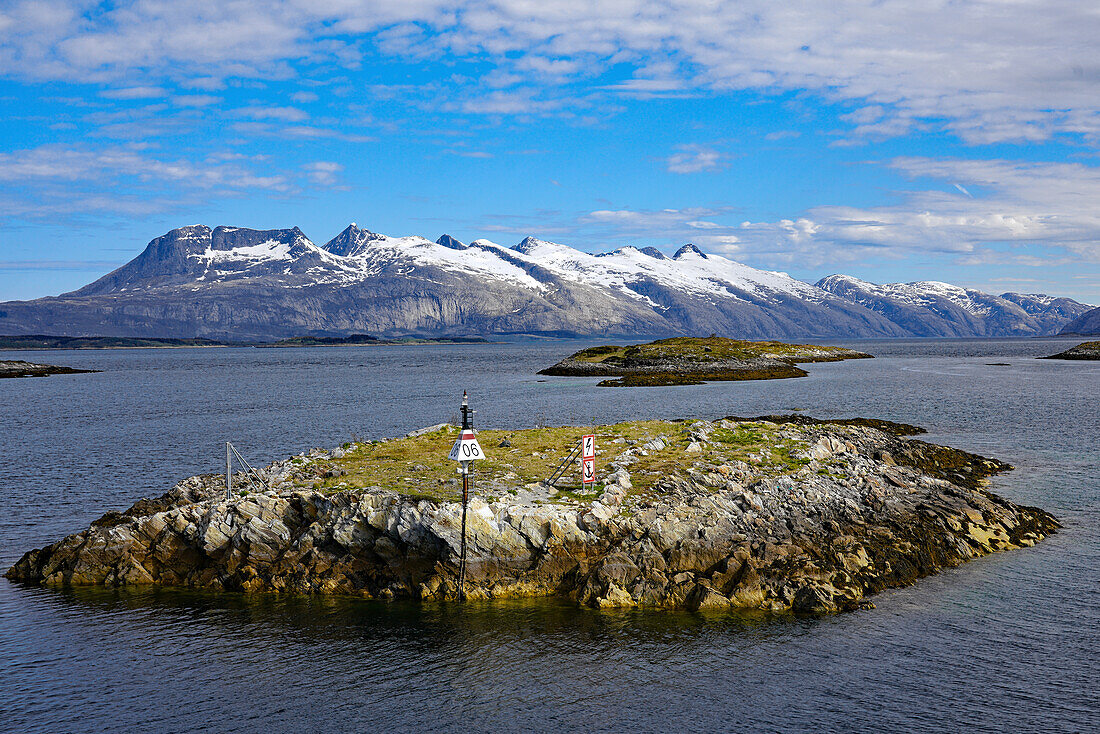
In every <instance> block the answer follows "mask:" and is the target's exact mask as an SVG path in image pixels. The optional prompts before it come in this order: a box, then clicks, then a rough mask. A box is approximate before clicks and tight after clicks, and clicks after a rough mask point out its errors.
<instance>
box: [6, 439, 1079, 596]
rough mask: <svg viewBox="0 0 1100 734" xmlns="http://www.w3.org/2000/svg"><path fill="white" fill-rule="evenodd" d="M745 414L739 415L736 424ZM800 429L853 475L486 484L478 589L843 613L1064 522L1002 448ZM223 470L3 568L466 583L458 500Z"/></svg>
mask: <svg viewBox="0 0 1100 734" xmlns="http://www.w3.org/2000/svg"><path fill="white" fill-rule="evenodd" d="M737 425H738V424H737V423H736V422H734V421H722V427H723V428H724V429H726V430H735V429H736V428H737ZM759 425H760V424H757V426H759ZM770 426H771V429H770V430H775V428H776V426H775V424H774V423H771V424H770ZM436 428H438V427H436ZM783 430H784V431H785V433H784V435H783V437H784V440H795V439H797V440H798V441H799V442H800V444H801V445H804V446H806V447H814V448H817V447H820V448H821V449H822V450H823V451H827V452H828V454H829V456H828V458H827V460H826V461H827V462H833V463H828V464H827V465H828V466H830V467H831V468H832V470H834V471H835V472H836V474H835V475H834V474H829V475H827V476H825V475H821V474H818V473H817V470H816V469H813V470H810V471H806V468H805V467H804V468H803V469H801V470H799V471H798V472H795V473H789V474H779V475H776V474H766V473H764V474H762V473H759V472H761V471H763V470H758V469H755V468H753V467H751V466H750V465H749V464H746V463H744V462H740V461H728V462H725V463H708V461H707V459H706V455H705V454H704V455H703V456H702V457H694V458H692V459H691V462H692V464H693V466H691V467H688V468H685V471H684V472H683V473H681V474H677V473H675V472H672V473H667V474H665V475H664V476H662V477H661V479H660V480H659V481H658V482H657V483H656V484H654V485H652V486H650V487H649V488H648V489H646V491H644V492H642V493H640V494H632V493H631V492H630V489H631V479H630V474H629V473H628V472H627V471H626V469H625V468H624V467H623V466H622V464H623V462H624V459H623V457H622V455H620V456H619V457H618V458H617V459H616V461H617V462H618V463H619V464H620V466H619V468H617V469H616V470H615V471H614V472H613V473H612V474H610V475H609V477H608V480H609V482H608V484H607V485H606V486H605V489H604V492H603V493H602V494H601V496H600V498H599V499H598V500H597V501H595V502H592V503H591V504H584V503H579V504H553V503H547V502H535V503H527V504H524V503H520V502H515V501H511V500H502V501H496V502H491V503H490V502H486V501H485V500H484V499H483V498H482V497H480V496H475V497H473V498H472V499H471V502H470V504H469V506H468V511H467V527H468V534H467V541H468V556H467V575H466V591H467V593H468V595H469V597H470V598H490V597H507V596H550V595H558V596H564V597H568V598H572V599H575V600H576V601H578V602H579V603H582V604H589V605H592V606H597V607H624V606H661V607H682V608H687V609H694V610H704V609H726V608H731V607H747V608H758V609H769V610H794V611H797V612H811V613H821V612H831V611H837V610H847V609H854V608H860V607H864V606H866V605H867V602H866V600H865V597H866V596H868V595H870V594H873V593H875V592H878V591H881V590H882V589H885V588H887V587H891V586H899V585H904V584H909V583H912V582H914V581H915V580H917V579H919V578H921V577H922V576H926V575H928V574H930V573H934V572H935V571H937V570H938V569H941V568H944V567H947V566H952V565H956V564H958V563H961V562H963V561H966V560H969V559H971V558H975V557H977V556H980V555H984V554H986V553H991V552H995V551H1000V550H1006V549H1012V548H1019V547H1023V546H1029V545H1033V544H1034V543H1036V542H1038V541H1039V540H1041V539H1042V538H1043V537H1045V536H1046V535H1048V534H1050V533H1051V532H1054V530H1055V529H1056V528H1057V527H1058V524H1057V521H1055V520H1054V518H1052V517H1051V516H1050V515H1048V514H1047V513H1045V512H1043V511H1042V510H1039V509H1036V508H1030V507H1022V506H1017V505H1014V504H1012V503H1011V502H1008V501H1006V500H1004V499H1002V498H999V497H997V496H995V495H993V494H990V493H989V492H988V491H987V490H986V489H985V488H984V486H983V478H984V477H986V476H989V475H990V474H992V473H994V472H996V471H1001V470H1004V469H1005V468H1006V467H1007V465H1004V464H1001V463H999V462H995V461H993V460H988V459H985V458H983V457H980V456H976V455H974V454H967V453H966V452H961V451H958V450H955V449H948V448H945V447H939V446H935V445H933V444H927V443H924V442H921V441H916V440H910V439H905V438H901V437H899V436H897V435H895V434H892V433H888V432H884V431H880V430H878V429H876V428H872V427H869V426H859V425H850V426H838V425H831V426H826V425H820V424H807V425H804V426H785V427H784V428H783ZM664 442H665V441H663V440H662V443H664ZM651 447H652V448H654V450H657V451H660V450H661V449H656V447H655V445H651ZM627 451H628V452H629V451H633V449H629V450H627ZM667 453H668V452H666V455H667ZM308 456H312V457H313V458H312V459H311V460H310V461H306V460H305V459H304V458H303V457H295V458H294V459H292V460H288V461H287V462H283V463H276V464H275V465H273V466H271V467H268V473H269V474H270V475H272V476H280V477H284V478H285V480H286V481H287V482H290V483H292V484H293V483H294V482H299V481H302V480H303V479H305V478H308V477H311V476H313V472H314V471H315V470H316V469H317V467H318V466H324V465H325V462H328V461H330V460H331V459H330V457H331V454H330V453H327V452H323V451H313V452H310V453H309V454H308ZM887 456H889V457H891V458H892V459H893V461H892V463H891V462H887V461H885V458H886V457H887ZM310 462H312V463H310ZM695 465H698V467H699V468H696V466H695ZM687 469H690V472H691V473H690V475H689V474H688V471H687ZM689 476H690V478H689ZM240 479H241V484H240V485H239V486H241V487H243V486H245V485H244V477H243V475H242V476H241V477H240ZM612 480H613V481H612ZM223 482H224V478H222V477H218V476H213V475H206V476H199V477H191V478H189V479H186V480H184V481H183V482H180V483H179V484H178V485H177V486H176V487H174V488H173V489H172V490H171V491H169V492H168V493H166V494H164V495H163V496H161V497H158V498H154V499H151V500H141V501H140V502H138V503H135V504H134V506H133V507H131V508H130V509H128V510H126V511H125V512H121V513H119V512H112V513H107V514H106V515H104V516H103V517H102V518H100V519H99V520H97V521H96V522H94V523H93V524H92V526H91V527H89V528H87V529H86V530H83V531H81V532H79V533H77V534H75V535H72V536H69V537H67V538H65V539H63V540H61V541H58V542H57V543H54V544H52V545H50V546H47V547H46V548H43V549H40V550H34V551H30V552H28V553H26V554H25V555H24V556H23V557H22V558H21V559H20V560H19V561H18V562H17V563H16V564H15V565H14V566H13V567H12V568H11V569H10V570H9V571H8V572H7V574H6V575H7V576H8V578H10V579H13V580H16V581H22V582H35V583H45V584H51V585H64V584H98V585H142V584H161V585H174V586H189V587H197V588H211V589H226V590H238V591H241V590H243V591H259V590H267V591H282V592H296V593H325V594H332V593H335V594H356V595H363V596H369V597H374V598H379V599H391V598H399V597H410V598H420V599H444V598H454V597H455V596H456V594H457V593H458V586H457V573H458V556H459V549H460V547H461V516H462V509H461V505H460V504H459V503H457V502H453V501H429V500H425V499H414V498H412V497H407V496H402V495H400V494H398V493H396V492H393V491H387V490H382V489H370V490H367V489H350V490H345V491H340V492H336V493H334V494H329V495H325V494H321V493H320V492H317V491H313V490H309V489H304V488H302V487H300V486H298V487H293V486H292V487H288V488H286V489H276V490H269V491H265V492H259V493H252V494H247V495H244V496H238V497H236V498H234V499H232V500H229V501H226V500H225V499H224V493H225V490H224V484H223ZM235 486H238V485H236V484H235Z"/></svg>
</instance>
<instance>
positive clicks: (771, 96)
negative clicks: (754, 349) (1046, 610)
mask: <svg viewBox="0 0 1100 734" xmlns="http://www.w3.org/2000/svg"><path fill="white" fill-rule="evenodd" d="M593 5H594V4H593V3H591V2H579V1H574V0H567V1H553V0H540V1H539V2H533V1H532V0H515V1H505V0H501V1H499V2H477V1H475V2H436V1H435V0H406V1H405V2H401V3H397V2H353V1H352V0H328V1H327V2H323V1H319V0H315V1H313V2H307V1H305V0H293V1H284V2H278V1H272V2H258V1H256V0H229V1H227V0H221V1H220V2H168V1H166V0H144V1H143V2H139V3H128V2H118V3H95V2H79V1H73V0H35V1H34V2H18V1H15V2H12V1H11V0H9V2H6V3H3V4H0V104H2V105H3V111H4V125H3V127H2V128H0V300H9V299H26V298H36V297H39V296H45V295H56V294H58V293H61V292H65V291H69V290H72V289H75V288H77V287H79V286H81V285H83V284H85V283H87V282H89V281H91V280H93V279H94V278H96V277H98V276H100V275H102V274H104V273H106V272H108V271H110V270H112V269H113V268H115V267H117V266H118V265H121V264H122V263H124V262H126V261H128V260H129V259H131V258H132V257H134V256H135V255H137V254H138V253H139V252H140V251H141V250H142V249H143V248H144V246H145V244H146V243H147V242H148V241H149V240H150V239H152V238H153V237H156V236H158V235H160V234H162V233H164V232H165V231H167V230H169V229H172V228H174V227H177V226H181V225H185V224H195V223H204V224H209V225H211V226H215V225H218V224H231V225H236V226H246V227H255V228H263V229H268V228H282V227H291V226H295V225H297V226H299V227H301V228H302V229H303V230H304V231H305V232H306V234H307V235H308V236H309V237H310V238H311V239H313V240H314V241H315V242H317V243H323V242H325V241H326V240H328V239H329V238H330V237H332V236H333V235H335V234H336V233H337V232H339V231H340V230H341V229H343V227H345V226H346V225H347V223H348V222H351V221H355V222H357V223H358V224H359V225H360V226H362V227H365V228H368V229H371V230H374V231H379V232H384V233H386V234H391V235H407V234H422V235H424V236H427V237H430V238H432V239H434V238H435V237H437V236H438V235H439V234H441V233H443V232H448V233H450V234H452V235H454V236H456V237H458V238H459V239H462V240H465V241H469V240H471V239H475V238H478V237H486V238H489V239H492V240H494V241H496V242H500V243H502V244H508V245H510V244H513V243H515V242H517V241H519V240H520V239H522V237H524V236H526V235H528V234H531V235H535V236H538V237H540V238H542V239H549V240H554V241H558V242H563V243H566V244H570V245H573V246H575V247H578V248H580V249H583V250H588V251H593V252H595V251H604V250H609V249H614V248H615V247H619V246H622V245H624V244H635V245H639V246H644V245H653V246H656V247H659V248H661V249H665V250H669V251H671V250H672V249H674V248H677V247H679V246H680V245H682V244H683V243H685V242H694V243H696V244H697V245H698V246H699V247H700V248H701V249H703V250H704V251H707V252H715V253H720V254H723V255H725V256H728V257H731V258H733V259H736V260H739V261H741V262H744V263H746V264H749V265H752V266H754V267H762V268H768V269H778V270H785V271H787V272H789V273H791V274H792V275H794V276H795V277H798V278H802V279H805V280H809V281H814V280H817V279H818V278H820V277H822V276H824V275H827V274H830V273H833V272H844V273H848V274H851V275H856V276H858V277H861V278H865V279H867V280H872V281H875V282H894V281H911V280H919V279H936V280H946V281H949V282H954V283H958V284H960V285H966V286H972V287H977V288H980V289H982V290H986V291H991V292H995V293H1001V292H1004V291H1010V290H1011V291H1023V292H1046V293H1051V294H1055V295H1065V296H1070V297H1073V298H1077V299H1078V300H1082V301H1085V302H1088V303H1092V304H1100V158H1098V154H1100V145H1098V142H1100V140H1098V137H1100V62H1098V59H1100V40H1098V39H1100V14H1097V13H1095V12H1093V11H1090V10H1088V4H1087V3H1080V2H1062V1H1061V0H1046V1H1044V2H1023V1H1016V2H923V3H916V2H905V3H903V2H891V1H889V0H886V1H881V0H880V1H877V2H832V3H820V2H789V3H774V2H740V3H734V2H726V3H716V2H711V1H702V0H683V1H680V2H661V3H657V2H641V1H632V0H615V1H614V2H601V3H598V4H595V5H597V7H593Z"/></svg>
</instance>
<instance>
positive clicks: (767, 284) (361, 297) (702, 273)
mask: <svg viewBox="0 0 1100 734" xmlns="http://www.w3.org/2000/svg"><path fill="white" fill-rule="evenodd" d="M1088 309H1089V307H1088V306H1086V305H1084V304H1079V303H1077V302H1076V301H1072V300H1070V299H1059V298H1055V297H1052V296H1046V295H1043V294H1004V295H1003V296H992V295H990V294H986V293H982V292H981V291H976V290H973V289H964V288H960V287H958V286H952V285H950V284H945V283H936V282H930V281H925V282H919V283H912V284H890V285H887V286H877V285H875V284H872V283H868V282H866V281H861V280H859V279H858V278H853V277H851V276H843V275H833V276H828V277H826V278H823V279H822V280H821V281H819V282H818V283H817V284H816V285H811V284H809V283H805V282H803V281H800V280H796V279H794V278H791V277H790V276H789V275H787V274H786V273H781V272H774V271H766V270H758V269H755V268H751V267H749V266H747V265H744V264H742V263H738V262H736V261H733V260H730V259H728V258H725V257H723V256H721V255H717V254H713V253H711V254H707V253H704V252H703V251H702V250H700V249H699V248H698V247H696V246H695V245H693V244H686V245H684V246H682V247H681V248H679V249H678V250H677V251H676V252H675V253H674V254H673V255H672V256H668V255H666V254H664V253H663V252H661V251H660V250H656V249H655V248H652V247H646V248H642V249H639V248H636V247H633V246H626V247H621V248H618V249H616V250H613V251H611V252H606V253H600V254H590V253H587V252H583V251H581V250H577V249H575V248H573V247H570V246H568V245H564V244H560V243H555V242H549V241H546V240H541V239H538V238H536V237H525V238H524V239H523V240H521V241H520V242H519V243H517V244H516V245H514V246H512V247H505V246H503V245H500V244H497V243H495V242H492V241H490V240H487V239H476V240H474V241H473V242H471V243H469V244H465V243H462V242H460V241H459V240H457V239H455V238H454V237H452V236H450V235H447V234H444V235H442V236H440V237H439V238H438V239H437V240H436V241H435V242H432V241H431V240H428V239H426V238H424V237H420V236H415V235H414V236H407V237H391V236H388V235H384V234H380V233H376V232H372V231H370V230H367V229H362V228H360V227H359V226H358V225H357V224H355V223H352V224H350V225H348V226H347V227H346V228H345V229H344V230H342V231H341V232H340V233H339V234H337V235H336V236H335V237H333V238H332V239H330V240H329V241H328V242H326V243H324V244H323V245H317V244H315V243H313V242H312V241H311V240H310V239H309V238H308V237H307V236H306V235H305V233H304V232H302V230H300V229H299V228H298V227H291V228H288V229H269V230H253V229H247V228H242V227H230V226H224V225H223V226H218V227H215V228H213V229H211V228H210V227H208V226H206V225H202V224H198V225H189V226H186V227H180V228H177V229H174V230H171V231H170V232H167V233H165V234H164V235H161V236H160V237H157V238H154V239H153V240H151V241H150V242H149V244H148V245H147V246H146V248H145V249H144V250H143V251H142V252H141V253H140V254H139V255H138V256H137V257H135V258H134V259H133V260H131V261H130V262H128V263H126V264H125V265H123V266H122V267H120V268H118V269H116V270H115V271H113V272H111V273H108V274H106V275H104V276H103V277H101V278H99V279H97V280H95V281H94V282H92V283H89V284H88V285H86V286H84V287H82V288H79V289H77V290H75V291H72V292H69V293H64V294H62V295H60V296H56V297H48V298H41V299H36V300H33V301H10V302H7V303H0V332H3V333H13V334H28V333H41V332H44V331H49V332H51V333H54V332H62V331H63V332H65V333H67V334H70V335H72V336H84V335H89V334H95V335H107V336H161V337H196V336H201V337H208V338H234V339H268V338H284V337H288V336H298V335H301V334H317V335H332V336H338V335H347V334H353V333H370V334H377V335H379V336H385V337H391V336H487V335H505V334H552V335H575V336H589V335H590V336H628V337H635V336H675V335H690V334H707V333H723V334H729V335H733V336H737V337H740V338H780V339H782V338H805V337H847V338H859V337H905V336H993V335H1045V334H1053V333H1057V331H1058V330H1059V329H1061V328H1062V327H1063V326H1064V325H1065V324H1066V323H1067V322H1069V321H1070V320H1071V319H1072V318H1076V317H1077V316H1079V315H1080V314H1082V313H1084V312H1085V311H1087V310H1088Z"/></svg>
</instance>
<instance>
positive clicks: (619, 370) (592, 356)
mask: <svg viewBox="0 0 1100 734" xmlns="http://www.w3.org/2000/svg"><path fill="white" fill-rule="evenodd" d="M871 358H872V357H871V355H870V354H864V353H863V352H857V351H854V350H852V349H844V348H842V347H819V346H816V345H813V344H786V343H784V342H776V341H764V342H753V341H744V340H741V339H727V338H724V337H719V336H715V335H713V334H712V335H711V336H709V337H706V338H698V337H684V336H680V337H673V338H671V339H659V340H658V341H654V342H650V343H648V344H634V345H629V346H600V347H589V348H588V349H582V350H581V351H579V352H577V353H576V354H573V355H571V356H569V357H566V358H565V359H563V360H562V361H560V362H558V363H557V364H556V365H554V366H553V367H547V368H546V369H544V370H541V371H540V372H539V374H540V375H563V376H567V377H594V376H602V375H607V376H609V377H618V378H619V379H617V380H603V381H601V382H599V383H597V384H598V385H599V386H601V387H620V386H621V387H655V386H664V385H701V384H702V383H704V382H708V381H714V380H719V381H721V380H775V379H783V378H787V377H805V376H806V375H807V374H809V373H807V372H806V371H805V370H803V369H799V368H798V367H795V364H797V363H803V362H839V361H840V360H844V359H871Z"/></svg>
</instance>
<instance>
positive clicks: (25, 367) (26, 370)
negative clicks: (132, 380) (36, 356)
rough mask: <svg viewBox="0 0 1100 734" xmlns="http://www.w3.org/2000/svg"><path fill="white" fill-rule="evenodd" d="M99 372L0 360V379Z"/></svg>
mask: <svg viewBox="0 0 1100 734" xmlns="http://www.w3.org/2000/svg"><path fill="white" fill-rule="evenodd" d="M86 372H99V370H81V369H77V368H76V367H58V366H57V365H54V364H37V363H35V362H24V361H23V360H21V359H13V360H0V377H49V376H50V375H79V374H83V373H86Z"/></svg>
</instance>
